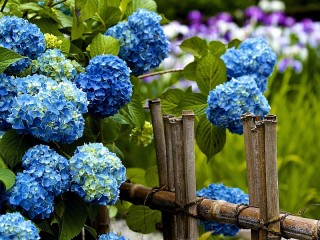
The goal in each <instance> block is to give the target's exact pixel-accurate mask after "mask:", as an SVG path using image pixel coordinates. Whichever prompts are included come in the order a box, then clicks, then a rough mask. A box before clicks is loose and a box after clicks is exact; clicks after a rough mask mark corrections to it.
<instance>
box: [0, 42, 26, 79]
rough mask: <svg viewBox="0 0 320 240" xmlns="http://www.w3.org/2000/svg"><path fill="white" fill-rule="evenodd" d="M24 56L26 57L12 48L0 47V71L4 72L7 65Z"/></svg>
mask: <svg viewBox="0 0 320 240" xmlns="http://www.w3.org/2000/svg"><path fill="white" fill-rule="evenodd" d="M23 58H26V57H23V56H21V55H20V54H18V53H16V52H14V51H12V50H10V49H7V48H4V47H0V73H3V72H4V70H6V68H7V67H9V66H10V65H11V64H13V63H15V62H17V61H19V60H21V59H23Z"/></svg>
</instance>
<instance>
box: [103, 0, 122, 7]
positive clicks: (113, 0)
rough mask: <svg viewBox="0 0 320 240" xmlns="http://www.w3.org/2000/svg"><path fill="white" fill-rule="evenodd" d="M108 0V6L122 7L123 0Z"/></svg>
mask: <svg viewBox="0 0 320 240" xmlns="http://www.w3.org/2000/svg"><path fill="white" fill-rule="evenodd" d="M104 1H105V2H107V4H108V6H113V7H120V4H121V0H104Z"/></svg>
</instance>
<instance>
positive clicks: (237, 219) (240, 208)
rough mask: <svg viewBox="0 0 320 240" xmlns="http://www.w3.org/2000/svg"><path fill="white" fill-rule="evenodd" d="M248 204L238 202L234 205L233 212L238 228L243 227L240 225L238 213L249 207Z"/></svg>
mask: <svg viewBox="0 0 320 240" xmlns="http://www.w3.org/2000/svg"><path fill="white" fill-rule="evenodd" d="M249 207H250V205H248V204H244V203H242V204H238V205H237V207H236V213H235V216H234V217H235V219H236V226H237V227H238V228H243V227H242V226H240V214H241V213H242V211H243V210H245V209H247V208H249Z"/></svg>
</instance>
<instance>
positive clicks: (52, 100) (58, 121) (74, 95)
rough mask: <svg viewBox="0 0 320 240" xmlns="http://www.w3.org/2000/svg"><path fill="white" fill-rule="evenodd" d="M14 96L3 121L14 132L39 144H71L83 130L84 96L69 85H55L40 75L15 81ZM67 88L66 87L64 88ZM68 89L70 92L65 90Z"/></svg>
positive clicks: (49, 79) (55, 83) (85, 102)
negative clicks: (27, 136) (24, 135)
mask: <svg viewBox="0 0 320 240" xmlns="http://www.w3.org/2000/svg"><path fill="white" fill-rule="evenodd" d="M16 84H17V85H16V87H17V92H18V95H17V97H16V98H15V99H14V101H13V103H12V106H11V113H10V115H9V117H8V118H7V121H8V122H9V123H11V125H12V128H13V129H16V130H17V132H18V133H27V134H31V135H33V136H35V137H37V138H39V139H41V140H43V141H46V142H50V141H56V142H62V143H71V142H73V141H74V140H76V139H78V138H80V137H81V136H82V134H83V130H84V118H83V116H82V114H83V113H85V112H86V110H87V108H86V105H87V100H86V96H85V93H84V92H82V91H81V90H80V89H77V88H76V87H72V86H71V84H72V83H67V82H64V83H61V85H59V84H58V83H57V82H55V81H54V80H52V79H51V78H48V77H46V76H43V75H36V74H35V75H32V76H27V77H24V78H16ZM66 85H69V88H66V87H65V86H66ZM69 89H72V92H69V91H67V90H69Z"/></svg>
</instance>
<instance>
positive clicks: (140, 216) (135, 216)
mask: <svg viewBox="0 0 320 240" xmlns="http://www.w3.org/2000/svg"><path fill="white" fill-rule="evenodd" d="M126 222H127V225H128V227H129V228H130V229H131V230H132V231H135V232H140V233H144V234H148V233H152V232H154V231H155V230H156V224H157V223H159V222H161V213H160V212H159V211H156V210H151V209H150V208H148V207H146V206H137V205H132V206H131V207H130V208H129V211H128V215H127V219H126Z"/></svg>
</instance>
